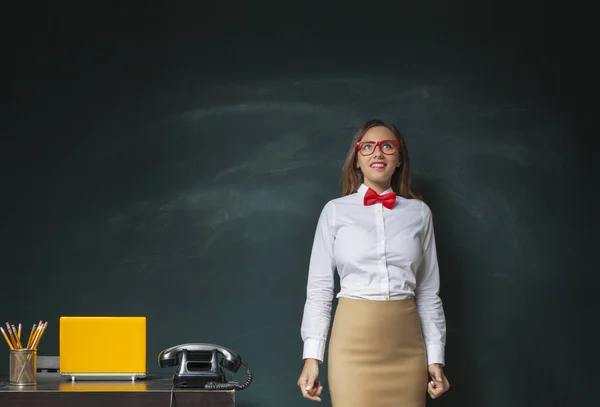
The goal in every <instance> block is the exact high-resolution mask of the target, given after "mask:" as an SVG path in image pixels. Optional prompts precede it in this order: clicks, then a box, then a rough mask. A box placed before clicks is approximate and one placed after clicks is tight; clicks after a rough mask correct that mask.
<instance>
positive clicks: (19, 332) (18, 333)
mask: <svg viewBox="0 0 600 407" xmlns="http://www.w3.org/2000/svg"><path fill="white" fill-rule="evenodd" d="M17 339H18V340H19V342H21V323H20V322H19V330H18V331H17Z"/></svg>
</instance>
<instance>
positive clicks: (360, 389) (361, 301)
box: [298, 120, 450, 407]
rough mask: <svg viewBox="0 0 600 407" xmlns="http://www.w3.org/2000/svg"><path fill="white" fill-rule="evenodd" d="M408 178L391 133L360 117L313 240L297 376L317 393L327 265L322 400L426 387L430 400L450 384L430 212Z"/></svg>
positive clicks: (349, 400) (407, 397)
mask: <svg viewBox="0 0 600 407" xmlns="http://www.w3.org/2000/svg"><path fill="white" fill-rule="evenodd" d="M410 180H411V173H410V166H409V159H408V152H407V150H406V145H405V142H404V140H403V138H402V136H401V135H400V132H399V131H398V130H397V129H396V127H395V126H394V125H392V124H388V123H385V122H383V121H380V120H371V121H368V122H367V123H365V124H364V125H363V126H362V127H361V128H360V129H359V130H358V131H357V132H356V134H355V136H354V139H353V140H352V144H351V146H350V151H349V152H348V155H347V157H346V161H345V164H344V168H343V171H342V197H340V198H336V199H333V200H331V201H329V202H328V203H327V204H326V205H325V206H324V208H323V210H322V212H321V215H320V217H319V220H318V223H317V228H316V233H315V238H314V242H313V247H312V253H311V258H310V263H309V270H308V284H307V298H306V304H305V307H304V316H303V319H302V327H301V334H302V340H303V341H304V350H303V358H304V368H303V369H302V372H301V374H300V378H299V379H298V386H300V390H301V392H302V394H303V396H304V397H306V398H307V399H310V400H314V401H321V398H320V395H321V393H322V391H323V386H322V385H321V384H320V382H319V381H318V380H317V378H318V375H319V365H320V364H321V363H322V362H323V361H324V354H325V347H326V342H327V335H328V333H329V326H330V318H331V309H332V300H333V295H334V293H333V289H334V272H335V271H336V270H337V272H338V274H339V276H340V286H341V287H340V292H339V293H338V295H337V297H338V298H339V302H338V306H337V309H336V313H335V319H334V321H333V326H332V331H331V338H330V341H329V352H328V360H327V362H328V381H329V392H330V396H331V402H332V405H333V406H334V407H367V406H368V407H398V406H402V407H425V401H426V397H425V396H426V394H427V392H429V394H430V396H431V397H432V398H436V397H438V396H440V395H441V394H442V393H444V392H445V391H447V390H448V389H449V388H450V384H449V383H448V380H447V378H446V376H445V374H444V372H443V366H444V364H445V362H444V348H445V341H446V320H445V315H444V310H443V306H442V301H441V300H440V297H439V295H438V292H439V272H438V262H437V254H436V245H435V237H434V230H433V222H432V215H431V211H430V209H429V207H428V206H427V205H426V204H425V203H424V202H423V201H421V200H420V199H419V198H418V196H417V195H416V194H414V193H413V192H412V191H411V189H410ZM428 374H429V376H430V377H431V380H430V379H429V378H428Z"/></svg>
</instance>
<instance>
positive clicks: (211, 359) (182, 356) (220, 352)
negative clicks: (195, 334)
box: [158, 343, 252, 390]
mask: <svg viewBox="0 0 600 407" xmlns="http://www.w3.org/2000/svg"><path fill="white" fill-rule="evenodd" d="M158 364H159V365H160V367H169V366H177V367H178V368H177V371H176V372H175V374H174V375H173V385H174V386H175V387H200V388H205V389H207V390H244V389H246V388H248V387H249V386H250V384H251V383H252V373H251V372H250V368H249V367H248V365H247V364H246V363H245V362H244V361H243V360H242V358H241V357H240V356H239V355H238V354H237V353H235V352H233V351H232V350H230V349H227V348H225V347H223V346H218V345H212V344H210V343H187V344H183V345H177V346H173V347H171V348H167V349H165V350H163V351H162V352H160V353H159V354H158ZM241 365H244V366H245V367H246V374H247V378H246V382H245V383H243V384H240V383H238V382H229V381H228V380H227V378H226V376H227V375H226V372H225V371H223V369H226V370H227V371H229V372H231V373H235V372H237V371H238V370H239V368H240V366H241Z"/></svg>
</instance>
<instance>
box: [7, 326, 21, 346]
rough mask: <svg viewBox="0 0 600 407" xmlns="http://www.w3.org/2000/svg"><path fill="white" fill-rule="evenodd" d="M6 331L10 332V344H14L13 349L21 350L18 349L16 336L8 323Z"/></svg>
mask: <svg viewBox="0 0 600 407" xmlns="http://www.w3.org/2000/svg"><path fill="white" fill-rule="evenodd" d="M6 331H7V332H8V338H9V339H10V342H11V343H12V345H13V347H14V348H15V349H19V348H18V347H17V341H16V340H15V336H14V335H13V331H12V329H11V328H10V324H9V323H8V322H7V323H6Z"/></svg>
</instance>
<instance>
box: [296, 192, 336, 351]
mask: <svg viewBox="0 0 600 407" xmlns="http://www.w3.org/2000/svg"><path fill="white" fill-rule="evenodd" d="M334 221H335V206H334V205H333V203H332V202H329V203H328V204H326V205H325V207H324V208H323V210H322V211H321V214H320V216H319V220H318V222H317V228H316V231H315V236H314V241H313V246H312V252H311V256H310V261H309V267H308V282H307V287H306V303H305V305H304V316H303V318H302V326H301V337H302V340H303V341H304V350H303V359H307V358H314V359H317V360H319V361H320V362H323V358H324V354H325V345H326V342H327V334H328V333H329V324H330V321H331V303H332V300H333V290H334V280H333V278H334V271H335V260H334V256H333V241H334V234H333V225H334Z"/></svg>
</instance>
